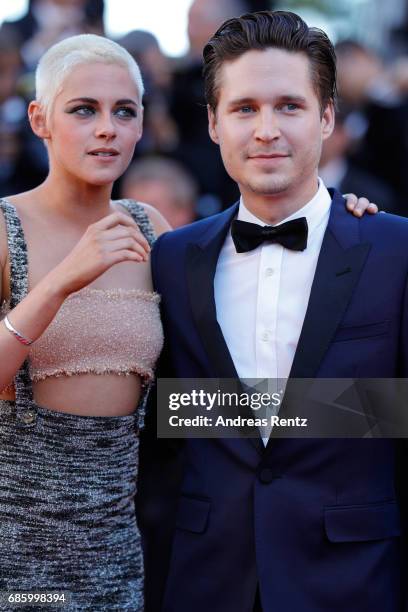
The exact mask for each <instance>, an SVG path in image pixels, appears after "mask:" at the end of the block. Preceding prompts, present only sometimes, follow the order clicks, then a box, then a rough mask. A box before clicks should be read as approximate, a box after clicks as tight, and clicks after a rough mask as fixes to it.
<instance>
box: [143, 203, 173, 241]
mask: <svg viewBox="0 0 408 612" xmlns="http://www.w3.org/2000/svg"><path fill="white" fill-rule="evenodd" d="M139 204H140V205H141V206H143V208H144V210H145V212H146V214H147V216H148V217H149V219H150V222H151V224H152V225H153V229H154V232H155V234H156V236H160V234H164V232H169V231H170V230H171V229H172V227H171V225H170V224H169V222H168V221H166V219H165V218H164V217H163V215H162V214H161V213H160V212H159V211H158V210H157V208H155V207H154V206H152V205H151V204H146V203H145V202H139Z"/></svg>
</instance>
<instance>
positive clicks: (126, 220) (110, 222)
mask: <svg viewBox="0 0 408 612" xmlns="http://www.w3.org/2000/svg"><path fill="white" fill-rule="evenodd" d="M120 227H124V228H127V229H128V230H129V231H130V230H133V231H134V232H135V237H136V239H137V240H138V242H139V243H140V244H141V245H142V246H143V247H144V249H145V251H146V252H147V253H149V252H150V246H149V243H148V241H147V240H146V238H145V237H144V235H143V234H142V232H141V231H140V229H139V226H138V225H137V223H135V221H134V220H133V219H132V217H129V215H126V214H125V213H121V212H115V213H112V214H111V215H108V216H107V217H104V218H103V219H101V220H100V221H97V222H96V223H93V224H92V225H91V226H90V228H92V230H94V231H96V232H97V231H105V230H111V229H113V228H120Z"/></svg>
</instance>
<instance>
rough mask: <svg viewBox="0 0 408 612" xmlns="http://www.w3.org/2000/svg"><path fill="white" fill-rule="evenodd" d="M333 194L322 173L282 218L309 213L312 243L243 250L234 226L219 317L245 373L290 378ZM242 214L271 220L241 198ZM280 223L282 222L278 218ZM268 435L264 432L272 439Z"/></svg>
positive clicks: (221, 277)
mask: <svg viewBox="0 0 408 612" xmlns="http://www.w3.org/2000/svg"><path fill="white" fill-rule="evenodd" d="M330 205H331V198H330V194H329V192H328V191H327V189H326V187H325V186H324V184H323V181H322V180H321V179H319V187H318V190H317V193H316V195H315V196H314V197H313V198H312V199H311V200H310V201H309V202H308V203H307V204H306V205H305V206H303V207H302V208H301V209H300V210H298V211H296V212H295V213H293V214H292V215H290V216H289V217H287V218H286V219H284V220H282V221H281V223H285V222H286V221H290V220H292V219H298V218H299V217H306V219H307V223H308V228H309V231H308V240H307V248H306V249H305V250H304V251H290V250H288V249H285V248H284V247H282V246H281V245H280V244H271V243H268V242H264V243H263V244H262V245H261V246H259V247H257V248H256V249H254V250H253V251H249V252H248V253H237V252H236V250H235V246H234V243H233V241H232V238H231V232H230V231H229V233H228V235H227V238H226V240H225V242H224V245H223V247H222V249H221V251H220V255H219V258H218V263H217V268H216V273H215V278H214V294H215V304H216V311H217V321H218V323H219V325H220V327H221V330H222V333H223V335H224V338H225V341H226V344H227V347H228V350H229V352H230V354H231V357H232V360H233V362H234V365H235V369H236V371H237V373H238V376H239V377H240V378H249V379H250V378H269V379H287V378H288V376H289V373H290V369H291V367H292V363H293V359H294V356H295V352H296V347H297V344H298V341H299V336H300V332H301V330H302V325H303V320H304V318H305V314H306V309H307V304H308V301H309V296H310V290H311V287H312V282H313V278H314V274H315V270H316V265H317V259H318V257H319V253H320V248H321V246H322V241H323V236H324V233H325V231H326V228H327V223H328V220H329V213H330ZM237 219H239V220H241V221H248V222H250V223H256V224H258V225H266V224H265V222H264V221H261V220H260V219H258V218H257V217H255V216H254V215H253V214H252V213H251V212H250V211H249V210H248V209H247V208H246V207H245V204H244V202H243V200H242V198H241V201H240V204H239V210H238V215H237ZM278 225H280V224H278ZM267 439H268V437H267V436H266V437H264V438H263V440H264V443H265V444H266V442H267Z"/></svg>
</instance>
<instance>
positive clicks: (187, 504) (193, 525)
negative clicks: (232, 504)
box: [176, 496, 211, 533]
mask: <svg viewBox="0 0 408 612" xmlns="http://www.w3.org/2000/svg"><path fill="white" fill-rule="evenodd" d="M210 507H211V503H210V502H209V501H208V500H204V499H197V498H195V497H186V496H182V497H181V498H180V501H179V505H178V511H177V519H176V527H178V529H184V530H185V531H191V532H193V533H204V531H205V530H206V529H207V524H208V516H209V514H210Z"/></svg>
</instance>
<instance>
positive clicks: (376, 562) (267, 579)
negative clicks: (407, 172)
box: [149, 192, 408, 612]
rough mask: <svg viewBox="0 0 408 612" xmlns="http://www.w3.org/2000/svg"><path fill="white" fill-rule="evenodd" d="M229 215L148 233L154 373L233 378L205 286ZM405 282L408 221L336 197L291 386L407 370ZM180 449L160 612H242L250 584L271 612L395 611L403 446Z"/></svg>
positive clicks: (204, 444)
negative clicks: (154, 299) (156, 318)
mask: <svg viewBox="0 0 408 612" xmlns="http://www.w3.org/2000/svg"><path fill="white" fill-rule="evenodd" d="M236 212H237V205H234V206H233V207H231V208H229V209H228V210H226V211H224V212H222V213H220V214H219V215H216V216H213V217H210V218H208V219H205V220H202V221H199V222H197V223H194V224H192V225H189V226H187V227H185V228H181V229H178V230H176V231H174V232H170V233H167V234H164V235H163V236H161V237H160V238H159V239H158V240H157V243H156V245H155V247H154V249H153V254H152V262H153V276H154V285H155V289H156V290H157V291H158V292H159V293H160V294H161V295H162V314H163V321H164V328H165V337H166V354H167V356H168V358H169V360H170V361H169V362H168V365H169V368H170V367H171V369H166V365H165V364H164V365H163V367H162V370H161V372H160V374H161V375H162V376H166V375H171V374H173V375H174V376H176V377H185V378H188V377H192V378H195V377H198V378H200V377H201V378H203V377H212V378H217V377H235V376H237V374H236V371H235V368H234V364H233V362H232V359H231V356H230V354H229V352H228V348H227V346H226V343H225V340H224V338H223V336H222V332H221V329H220V327H219V325H218V323H217V320H216V310H215V301H214V290H213V279H214V274H215V269H216V265H217V259H218V256H219V252H220V249H221V247H222V244H223V242H224V240H225V237H226V234H227V231H228V229H229V227H230V223H231V220H232V219H233V217H234V216H235V215H236ZM407 274H408V221H407V220H405V219H402V218H399V217H395V216H392V215H387V214H377V215H375V216H371V215H364V217H363V218H361V219H358V218H356V217H354V216H352V215H351V214H349V213H348V212H346V209H345V205H344V200H343V198H342V197H341V196H340V194H338V193H336V192H334V196H333V202H332V207H331V213H330V219H329V223H328V227H327V231H326V233H325V236H324V240H323V245H322V248H321V252H320V256H319V260H318V264H317V269H316V273H315V278H314V282H313V286H312V290H311V295H310V300H309V304H308V308H307V313H306V316H305V320H304V324H303V328H302V332H301V336H300V340H299V344H298V347H297V350H296V354H295V358H294V362H293V367H292V370H291V377H298V378H301V377H307V378H309V377H310V378H312V377H333V378H335V377H344V378H357V377H362V378H364V377H367V378H374V377H390V378H391V377H406V376H407V372H408V361H407V348H408V326H407V324H408V310H407V306H408V304H407ZM183 452H184V467H183V476H182V483H181V491H180V494H179V495H178V510H177V516H176V525H175V529H174V534H173V542H172V549H171V556H170V564H169V572H168V577H167V581H166V586H165V594H164V600H163V604H162V609H163V610H164V611H165V612H208V611H209V610H211V612H250V611H251V610H252V606H253V600H254V597H255V591H256V588H257V586H259V589H260V594H261V600H262V605H263V609H264V611H265V612H294V611H296V612H345V611H346V610H347V611H348V612H397V611H400V610H403V609H405V605H406V596H405V594H404V592H403V591H404V589H403V587H404V557H405V553H406V550H405V543H404V539H403V537H402V536H401V533H402V532H403V528H404V522H405V521H404V516H405V511H404V500H403V497H404V488H405V487H406V485H407V482H408V474H407V472H406V471H404V469H405V468H404V464H405V459H404V455H405V443H404V442H402V441H396V440H387V439H365V440H363V439H361V440H360V439H336V440H334V439H333V440H324V439H319V440H315V439H308V440H307V439H304V440H300V439H292V440H291V439H276V440H273V439H271V440H270V441H269V443H268V445H267V447H266V449H265V448H264V447H263V444H262V442H261V440H260V439H259V440H256V439H252V440H251V439H228V440H227V439H219V440H214V439H211V440H208V439H189V440H186V441H185V442H184V450H183ZM401 473H402V477H401ZM157 554H160V552H158V553H157ZM149 580H153V581H154V576H150V577H149ZM156 586H157V588H159V584H156Z"/></svg>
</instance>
